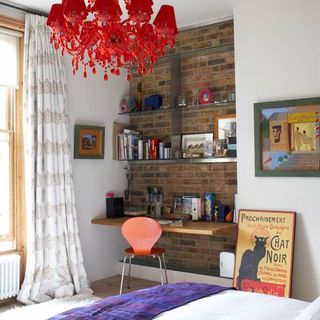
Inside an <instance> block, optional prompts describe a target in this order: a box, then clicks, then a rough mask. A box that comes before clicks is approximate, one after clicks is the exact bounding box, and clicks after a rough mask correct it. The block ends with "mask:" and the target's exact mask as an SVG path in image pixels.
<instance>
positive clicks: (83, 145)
mask: <svg viewBox="0 0 320 320" xmlns="http://www.w3.org/2000/svg"><path fill="white" fill-rule="evenodd" d="M104 140H105V128H104V127H97V126H90V125H80V124H78V125H75V127H74V158H75V159H103V158H104Z"/></svg>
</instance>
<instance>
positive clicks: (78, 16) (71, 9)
mask: <svg viewBox="0 0 320 320" xmlns="http://www.w3.org/2000/svg"><path fill="white" fill-rule="evenodd" d="M63 15H64V18H65V19H66V21H68V22H71V23H81V22H82V21H84V20H85V19H86V18H87V15H88V11H87V7H86V4H85V2H84V0H65V4H64V10H63Z"/></svg>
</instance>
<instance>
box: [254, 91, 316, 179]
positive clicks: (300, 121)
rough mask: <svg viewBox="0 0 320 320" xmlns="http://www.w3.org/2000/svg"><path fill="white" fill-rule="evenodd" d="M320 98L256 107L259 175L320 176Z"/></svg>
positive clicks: (269, 103) (256, 171)
mask: <svg viewBox="0 0 320 320" xmlns="http://www.w3.org/2000/svg"><path fill="white" fill-rule="evenodd" d="M319 113H320V97H318V98H307V99H296V100H285V101H272V102H263V103H255V104H254V133H255V175H256V176H278V177H281V176H282V177H304V176H320V148H319V141H320V126H319Z"/></svg>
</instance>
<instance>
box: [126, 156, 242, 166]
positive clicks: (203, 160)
mask: <svg viewBox="0 0 320 320" xmlns="http://www.w3.org/2000/svg"><path fill="white" fill-rule="evenodd" d="M120 161H126V162H128V163H130V164H132V165H139V164H140V165H141V164H176V163H186V164H188V163H229V162H237V158H235V157H233V158H230V157H220V158H218V157H207V158H181V159H158V160H120Z"/></svg>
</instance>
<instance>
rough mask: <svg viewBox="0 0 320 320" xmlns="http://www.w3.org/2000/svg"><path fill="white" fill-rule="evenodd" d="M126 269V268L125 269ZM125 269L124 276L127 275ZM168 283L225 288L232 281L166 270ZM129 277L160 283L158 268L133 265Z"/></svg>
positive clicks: (230, 285) (120, 268)
mask: <svg viewBox="0 0 320 320" xmlns="http://www.w3.org/2000/svg"><path fill="white" fill-rule="evenodd" d="M118 268H119V274H120V275H121V272H122V263H121V262H119V264H118ZM127 268H128V267H127ZM127 272H128V271H127V269H126V274H127ZM167 273H168V281H169V283H176V282H198V283H210V284H216V285H220V286H225V287H232V283H233V279H229V278H222V277H214V276H207V275H202V274H195V273H188V272H181V271H173V270H168V271H167ZM131 276H132V277H134V278H138V279H144V280H150V281H157V282H160V273H159V269H158V268H153V267H147V266H141V265H136V264H133V265H132V267H131Z"/></svg>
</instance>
